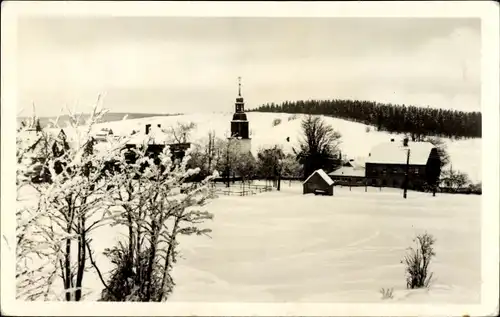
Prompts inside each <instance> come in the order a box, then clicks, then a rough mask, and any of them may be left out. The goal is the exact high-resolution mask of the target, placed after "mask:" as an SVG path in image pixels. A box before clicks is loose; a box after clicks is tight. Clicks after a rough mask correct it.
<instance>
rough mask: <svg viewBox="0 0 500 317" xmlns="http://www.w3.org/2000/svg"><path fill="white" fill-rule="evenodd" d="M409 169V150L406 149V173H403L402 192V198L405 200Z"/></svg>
mask: <svg viewBox="0 0 500 317" xmlns="http://www.w3.org/2000/svg"><path fill="white" fill-rule="evenodd" d="M409 169H410V149H408V152H407V153H406V173H405V186H404V190H403V198H404V199H406V196H407V194H406V192H407V191H408V172H409Z"/></svg>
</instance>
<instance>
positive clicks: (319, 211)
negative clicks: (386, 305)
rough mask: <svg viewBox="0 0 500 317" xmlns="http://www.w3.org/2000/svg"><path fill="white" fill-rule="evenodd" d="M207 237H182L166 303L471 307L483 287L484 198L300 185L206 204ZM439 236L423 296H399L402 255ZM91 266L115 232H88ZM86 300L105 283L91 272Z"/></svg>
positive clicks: (105, 262)
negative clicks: (326, 190) (388, 301)
mask: <svg viewBox="0 0 500 317" xmlns="http://www.w3.org/2000/svg"><path fill="white" fill-rule="evenodd" d="M208 207H209V211H210V212H212V213H214V214H215V219H214V220H213V221H210V222H208V223H206V226H207V227H209V228H211V229H212V230H213V232H212V234H211V237H212V238H207V237H182V238H181V239H180V251H181V253H182V255H181V258H180V259H179V261H178V263H177V264H176V266H175V268H174V271H173V277H174V279H175V282H176V284H177V285H176V287H175V289H174V292H173V294H172V295H171V297H170V298H169V301H176V302H177V301H179V302H189V301H200V302H201V301H204V302H278V303H279V302H333V303H335V302H376V301H380V300H381V294H380V293H379V290H380V289H381V288H394V299H393V301H404V302H408V303H418V302H425V303H447V304H450V303H457V304H463V303H478V302H479V300H480V291H481V289H480V287H481V251H480V250H481V235H480V229H481V223H480V219H481V196H476V195H448V194H438V195H437V196H436V197H432V196H431V195H429V194H424V193H418V192H412V191H410V192H409V194H408V199H406V200H404V199H403V198H402V192H401V191H400V190H396V189H382V191H380V190H379V189H378V188H372V187H368V192H365V191H364V188H352V191H350V190H349V188H346V187H343V188H339V187H335V196H334V197H328V196H314V195H306V196H304V195H302V192H301V186H300V184H299V183H292V186H291V187H290V186H289V184H288V182H285V183H284V184H283V185H282V191H281V192H276V191H275V192H268V193H261V194H257V195H254V196H246V197H239V196H220V197H219V198H218V199H216V200H214V201H212V202H211V203H210V204H209V206H208ZM425 231H428V232H429V233H431V234H433V235H434V236H435V238H436V245H435V250H436V254H437V256H436V258H435V260H434V262H433V263H432V264H431V270H432V271H433V272H434V276H435V281H434V283H433V284H432V287H431V288H430V289H429V290H413V291H409V290H407V289H406V283H405V274H404V265H403V264H401V263H400V261H401V260H402V258H403V256H404V254H405V252H406V248H408V247H409V246H412V245H413V242H412V239H413V238H414V236H415V235H416V234H418V233H423V232H425ZM93 237H94V239H93V240H94V243H93V247H94V249H95V251H96V252H97V254H96V261H97V263H98V264H99V266H100V267H101V270H103V271H106V270H109V269H110V268H111V267H110V264H109V261H108V260H107V259H106V258H105V257H104V255H102V254H101V252H102V251H103V250H104V248H106V247H110V246H111V245H113V244H114V243H116V241H117V240H119V239H122V237H120V234H119V233H118V232H117V229H116V228H102V229H99V231H96V232H95V233H94V235H93ZM86 274H88V275H87V276H86V277H85V285H84V286H85V288H86V289H90V290H93V292H92V293H93V294H90V295H89V296H88V297H87V300H96V299H98V298H99V294H100V291H101V290H102V288H103V287H102V285H101V283H100V281H99V279H98V278H97V275H96V274H95V273H94V272H93V271H92V270H91V271H89V272H88V273H86Z"/></svg>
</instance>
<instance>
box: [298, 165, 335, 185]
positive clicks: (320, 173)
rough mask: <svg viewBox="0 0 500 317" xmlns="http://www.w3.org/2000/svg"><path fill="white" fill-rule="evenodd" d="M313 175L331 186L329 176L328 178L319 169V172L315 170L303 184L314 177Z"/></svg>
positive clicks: (331, 182)
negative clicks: (316, 175)
mask: <svg viewBox="0 0 500 317" xmlns="http://www.w3.org/2000/svg"><path fill="white" fill-rule="evenodd" d="M314 174H318V175H319V176H320V177H321V178H323V179H324V180H325V182H326V183H327V184H328V185H332V184H333V180H332V179H331V178H330V176H328V175H327V174H326V173H325V171H323V170H322V169H319V170H315V171H314V172H313V173H312V174H311V175H309V177H308V178H307V179H306V180H305V181H304V183H303V184H305V183H307V181H308V180H309V179H310V178H311V177H312V176H313V175H314Z"/></svg>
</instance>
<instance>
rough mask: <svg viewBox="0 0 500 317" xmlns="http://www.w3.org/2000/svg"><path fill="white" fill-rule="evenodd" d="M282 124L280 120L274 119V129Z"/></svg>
mask: <svg viewBox="0 0 500 317" xmlns="http://www.w3.org/2000/svg"><path fill="white" fill-rule="evenodd" d="M280 123H281V119H280V118H274V120H273V127H275V126H277V125H279V124H280Z"/></svg>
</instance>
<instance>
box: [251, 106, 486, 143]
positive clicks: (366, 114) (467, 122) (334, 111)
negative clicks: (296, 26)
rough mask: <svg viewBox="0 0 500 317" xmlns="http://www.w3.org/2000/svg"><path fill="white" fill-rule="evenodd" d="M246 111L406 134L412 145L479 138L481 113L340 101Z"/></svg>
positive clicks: (265, 107)
mask: <svg viewBox="0 0 500 317" xmlns="http://www.w3.org/2000/svg"><path fill="white" fill-rule="evenodd" d="M250 111H259V112H286V113H308V114H318V115H319V114H321V115H327V116H333V117H336V118H341V119H346V120H350V121H354V122H360V123H363V124H367V125H372V126H375V127H376V128H377V129H378V130H379V131H388V132H391V133H410V134H411V136H412V139H413V141H419V140H420V139H421V138H423V137H425V136H440V137H448V138H457V139H460V138H480V137H481V112H463V111H457V110H450V109H435V108H430V107H415V106H406V105H393V104H383V103H377V102H373V101H362V100H342V99H333V100H305V101H304V100H299V101H285V102H282V103H280V104H275V103H267V104H264V105H262V106H259V107H257V108H256V109H253V110H250Z"/></svg>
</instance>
